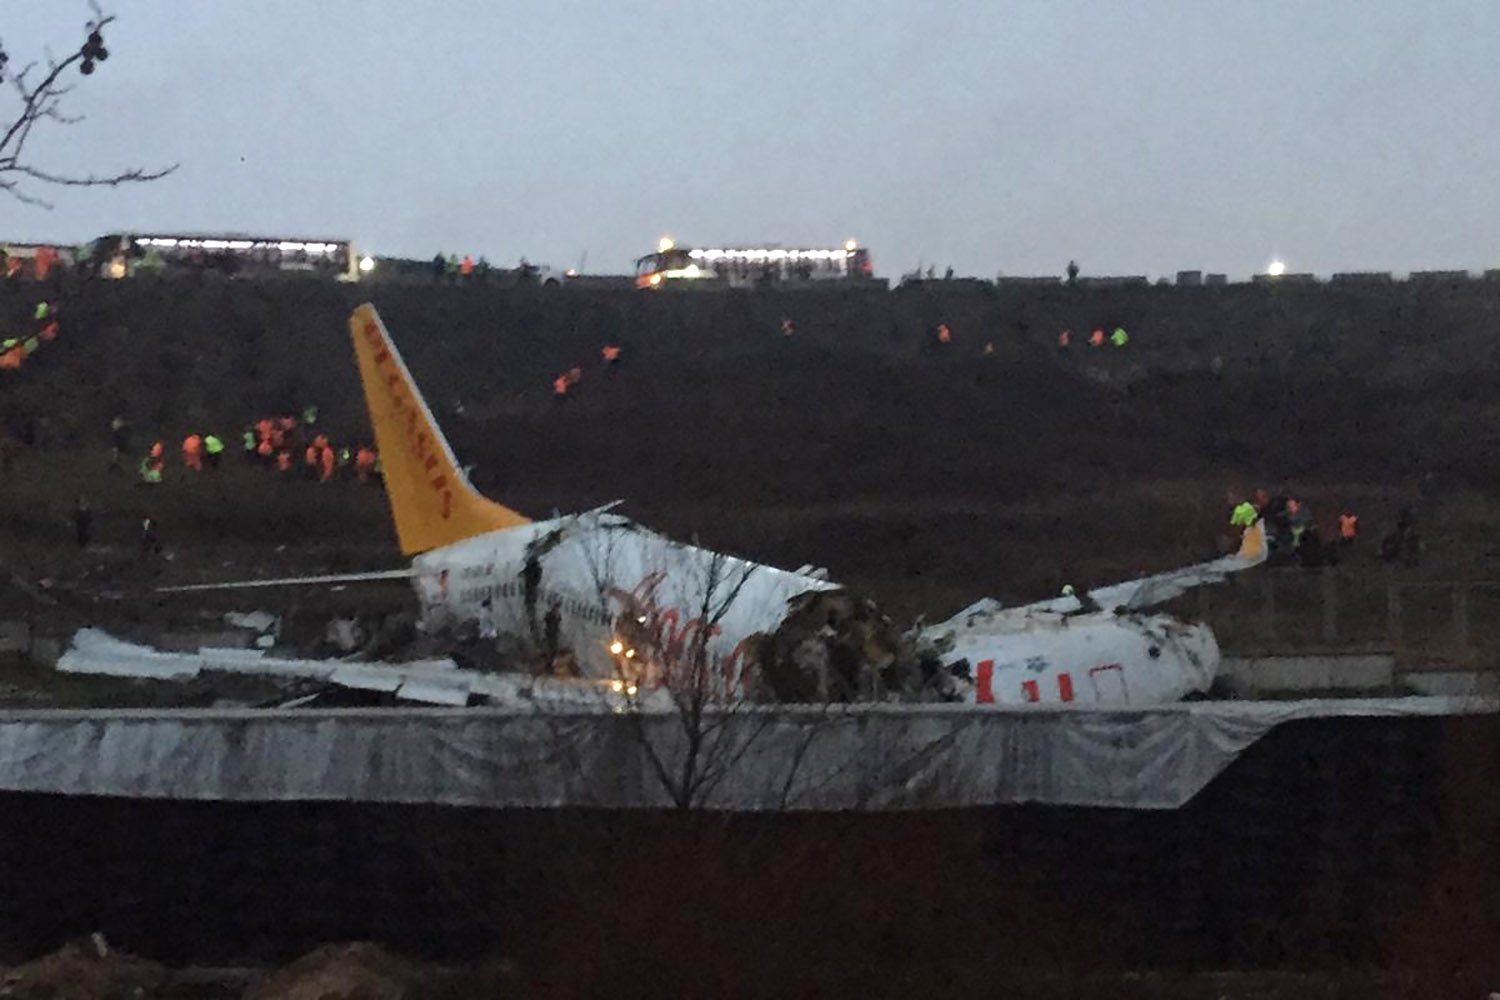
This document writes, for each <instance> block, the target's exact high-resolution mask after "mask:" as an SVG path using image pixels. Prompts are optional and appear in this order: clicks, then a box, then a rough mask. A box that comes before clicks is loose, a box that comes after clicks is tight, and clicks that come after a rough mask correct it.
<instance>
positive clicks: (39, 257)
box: [31, 247, 58, 281]
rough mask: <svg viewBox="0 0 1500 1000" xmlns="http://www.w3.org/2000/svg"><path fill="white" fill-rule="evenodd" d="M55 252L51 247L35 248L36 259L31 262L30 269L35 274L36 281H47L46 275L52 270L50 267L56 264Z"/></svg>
mask: <svg viewBox="0 0 1500 1000" xmlns="http://www.w3.org/2000/svg"><path fill="white" fill-rule="evenodd" d="M57 259H58V258H57V251H56V250H54V249H53V248H52V247H37V251H36V257H35V258H34V259H33V260H32V262H31V264H32V269H33V270H34V271H35V273H36V280H38V281H45V280H47V273H48V272H49V271H51V270H52V265H54V264H56V263H57Z"/></svg>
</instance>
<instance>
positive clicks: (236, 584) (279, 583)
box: [156, 566, 417, 594]
mask: <svg viewBox="0 0 1500 1000" xmlns="http://www.w3.org/2000/svg"><path fill="white" fill-rule="evenodd" d="M415 576H417V569H416V568H415V567H411V566H409V567H407V568H406V569H386V570H376V571H375V572H373V573H335V574H333V575H331V576H288V577H282V578H281V579H278V580H232V581H229V582H226V583H190V584H183V585H180V586H176V587H157V588H156V592H157V593H159V594H183V593H187V592H188V591H193V590H242V589H245V588H248V587H297V586H306V585H310V584H330V583H362V582H364V581H366V580H410V579H412V578H413V577H415Z"/></svg>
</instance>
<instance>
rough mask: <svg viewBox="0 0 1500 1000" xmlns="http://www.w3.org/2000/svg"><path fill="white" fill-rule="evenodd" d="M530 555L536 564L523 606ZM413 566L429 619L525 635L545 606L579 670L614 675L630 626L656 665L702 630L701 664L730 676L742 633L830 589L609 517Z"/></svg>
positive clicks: (536, 528)
mask: <svg viewBox="0 0 1500 1000" xmlns="http://www.w3.org/2000/svg"><path fill="white" fill-rule="evenodd" d="M533 556H534V557H535V560H536V569H537V570H539V571H540V572H539V574H536V575H535V586H534V587H533V588H531V594H532V597H533V601H532V602H531V603H530V605H528V601H527V592H528V587H527V573H526V564H527V561H528V558H530V557H533ZM413 565H414V566H415V567H416V569H417V571H418V574H419V575H418V577H417V580H416V586H417V594H418V598H419V599H420V601H421V603H422V611H423V617H424V620H425V621H426V622H428V623H429V624H431V625H441V624H443V623H454V622H473V621H478V620H480V619H481V618H482V617H483V616H485V615H491V616H493V620H494V623H495V625H496V627H497V629H498V630H499V631H500V632H502V633H510V634H513V635H527V634H528V633H531V634H535V633H536V631H537V629H538V626H539V625H540V624H541V623H542V621H543V619H544V618H545V616H546V614H547V612H548V610H549V609H550V608H552V607H553V606H555V607H556V608H557V612H558V619H559V630H558V631H559V646H561V647H564V648H568V649H571V650H572V651H573V653H574V656H575V657H576V659H577V661H578V664H579V666H580V667H581V669H582V671H583V672H584V674H585V675H587V676H590V677H614V676H618V671H619V669H620V667H621V666H622V664H621V661H620V656H621V654H620V653H617V652H613V651H612V650H611V646H612V645H613V644H614V643H615V641H616V640H622V641H623V643H624V645H626V646H630V645H632V642H633V635H636V636H638V631H637V626H639V627H640V628H643V629H645V630H647V631H649V632H650V633H651V635H652V636H653V638H654V641H653V642H652V643H651V646H652V647H653V649H654V652H655V654H656V656H655V657H654V658H655V659H657V660H659V661H664V662H658V663H655V664H653V666H654V667H656V668H658V669H666V668H670V667H672V666H673V665H674V661H675V660H676V659H677V658H679V657H681V656H682V655H684V652H685V651H686V650H688V649H690V648H692V646H693V643H694V642H695V641H696V640H697V637H698V636H699V635H700V633H702V632H704V631H706V632H707V641H706V647H705V651H706V654H707V660H708V662H709V663H711V664H714V665H715V667H716V669H718V670H719V671H720V672H721V673H722V675H723V676H724V678H725V679H726V680H734V679H737V678H738V677H739V675H740V669H741V667H742V665H743V664H742V661H743V659H744V657H745V645H746V640H747V639H748V638H750V637H751V636H754V635H757V634H762V633H770V632H773V631H775V630H776V628H777V627H778V626H779V625H780V624H781V622H782V620H783V619H784V618H785V617H786V611H787V602H788V601H790V600H791V599H792V598H794V597H796V596H797V595H798V594H803V593H806V592H808V591H812V590H830V589H833V585H832V584H830V583H828V582H827V581H826V580H823V579H821V578H820V577H817V576H812V575H808V574H805V573H792V572H788V571H786V570H781V569H776V568H774V567H771V566H766V565H763V564H760V563H752V562H749V561H747V560H744V559H738V558H736V557H734V556H727V555H724V554H722V553H717V552H713V551H711V550H709V549H705V548H702V547H700V546H696V545H686V544H683V543H680V542H674V541H672V540H671V539H669V538H666V537H664V536H662V535H658V534H656V533H655V532H653V531H650V530H649V529H647V528H643V527H641V526H640V525H638V524H636V523H635V522H633V521H631V520H629V519H628V518H624V517H620V516H618V515H614V514H609V513H589V514H581V515H578V516H572V517H561V518H554V519H552V520H548V521H537V522H533V523H531V524H527V525H522V526H520V527H516V528H510V529H507V530H505V531H495V532H490V533H489V534H485V535H480V536H478V537H476V538H471V539H467V540H465V541H462V542H458V543H456V544H454V545H448V546H444V547H443V548H440V549H435V550H433V551H431V552H428V553H424V554H423V555H421V556H418V557H417V558H416V559H415V560H414V562H413ZM486 600H488V601H489V602H490V606H489V608H488V609H486V608H485V606H484V602H485V601H486ZM622 619H623V620H624V625H625V627H624V628H622V627H621V625H622ZM639 619H646V620H644V621H640V620H639Z"/></svg>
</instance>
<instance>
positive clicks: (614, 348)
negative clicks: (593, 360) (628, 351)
mask: <svg viewBox="0 0 1500 1000" xmlns="http://www.w3.org/2000/svg"><path fill="white" fill-rule="evenodd" d="M599 356H600V357H602V358H603V359H604V363H605V364H606V365H607V366H609V367H610V368H616V367H618V366H619V364H620V345H618V344H605V345H604V349H603V350H601V351H600V352H599Z"/></svg>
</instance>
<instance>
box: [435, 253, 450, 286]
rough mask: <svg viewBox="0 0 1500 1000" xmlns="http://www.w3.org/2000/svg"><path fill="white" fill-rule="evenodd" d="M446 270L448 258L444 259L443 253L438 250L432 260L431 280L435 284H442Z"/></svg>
mask: <svg viewBox="0 0 1500 1000" xmlns="http://www.w3.org/2000/svg"><path fill="white" fill-rule="evenodd" d="M447 269H448V258H446V257H444V256H443V251H441V250H439V251H438V252H437V255H436V256H434V257H433V258H432V280H433V282H434V283H435V284H439V285H440V284H442V283H443V273H444V272H445V271H447Z"/></svg>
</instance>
